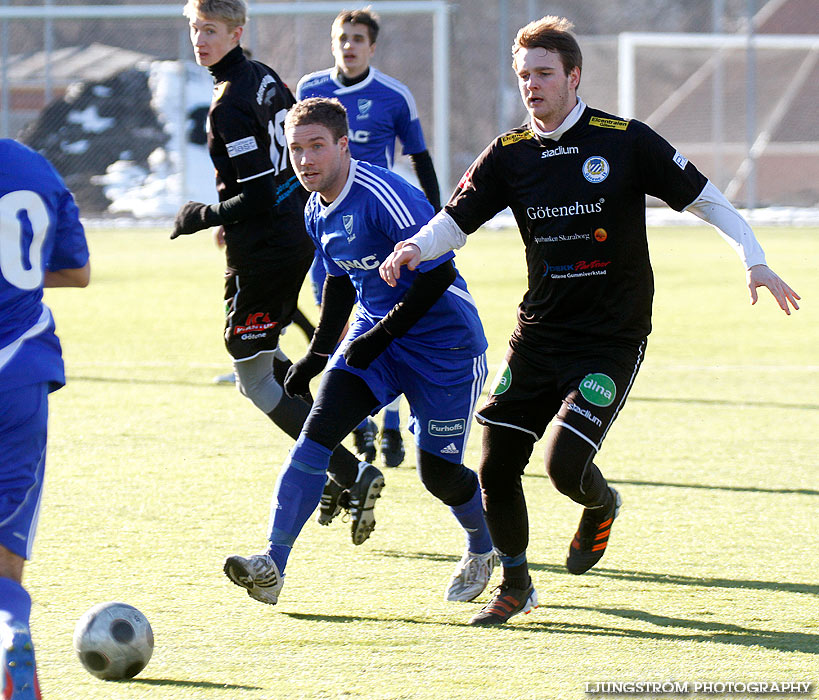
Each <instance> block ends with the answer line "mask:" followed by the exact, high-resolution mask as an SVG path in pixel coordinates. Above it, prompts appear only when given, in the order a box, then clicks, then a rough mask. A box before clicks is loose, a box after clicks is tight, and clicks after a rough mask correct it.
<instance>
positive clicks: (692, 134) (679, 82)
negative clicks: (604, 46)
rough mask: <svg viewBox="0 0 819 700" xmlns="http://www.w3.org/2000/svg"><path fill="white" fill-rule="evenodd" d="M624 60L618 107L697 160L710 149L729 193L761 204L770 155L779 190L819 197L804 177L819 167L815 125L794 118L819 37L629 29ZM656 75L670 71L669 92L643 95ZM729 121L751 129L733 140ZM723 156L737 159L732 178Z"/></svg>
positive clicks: (620, 50)
mask: <svg viewBox="0 0 819 700" xmlns="http://www.w3.org/2000/svg"><path fill="white" fill-rule="evenodd" d="M641 49H643V50H644V51H642V52H641V53H640V54H639V60H638V52H639V51H640V50H641ZM674 50H676V51H677V53H673V51H674ZM681 51H682V52H685V53H681ZM783 57H784V58H783ZM617 58H618V70H617V105H618V114H619V115H620V116H622V117H624V118H628V119H631V118H638V119H640V120H641V121H644V122H646V123H648V124H649V125H650V126H652V127H654V128H658V130H660V131H661V133H663V135H664V136H665V137H666V138H668V139H669V140H670V141H672V142H673V143H674V144H675V145H679V146H680V147H682V146H683V145H685V146H686V149H687V150H689V151H691V152H692V155H693V156H695V157H696V158H697V159H698V160H699V158H700V154H702V157H703V158H704V159H705V160H706V161H709V162H710V164H711V166H712V169H713V170H715V171H716V172H717V173H718V174H720V176H719V177H717V178H716V179H717V180H723V181H722V182H717V183H716V184H717V185H718V186H720V187H721V189H723V190H724V191H725V194H726V196H727V197H728V198H729V199H735V198H738V197H739V198H743V197H744V200H745V201H744V204H745V205H746V206H748V207H750V208H753V207H754V206H756V205H757V202H756V193H755V190H756V188H755V182H756V175H757V168H758V166H759V164H760V159H762V158H765V159H766V160H765V165H766V174H765V177H766V178H767V181H768V182H769V183H770V182H774V181H775V180H776V179H777V177H780V178H781V179H782V183H781V187H780V189H782V188H786V187H790V188H791V190H792V191H793V192H792V193H791V194H789V195H787V196H789V197H791V199H792V200H793V201H791V202H789V203H791V204H794V205H812V204H814V203H815V201H816V198H817V197H819V193H817V192H816V191H815V190H816V189H817V188H815V187H812V186H811V187H805V185H804V181H807V180H809V179H810V177H811V174H814V173H819V141H817V139H816V135H815V129H813V128H811V127H809V126H805V125H803V126H802V127H800V126H799V125H798V124H797V125H796V126H794V122H795V121H798V114H799V113H801V112H804V109H803V108H802V109H800V107H799V104H800V99H804V98H803V95H804V94H805V91H806V90H807V89H808V88H809V87H810V85H811V82H812V80H813V79H814V77H815V75H816V72H817V66H818V65H819V35H806V34H799V35H786V34H721V33H711V34H686V33H650V32H624V33H622V34H619V35H618V37H617ZM683 63H686V65H685V66H684V67H683V66H682V64H683ZM641 65H642V68H641ZM727 67H730V73H726V70H728V68H727ZM777 67H779V68H777ZM675 70H676V72H675ZM641 71H642V72H641ZM646 71H648V72H646ZM652 73H654V74H652ZM657 73H663V74H664V75H663V78H664V79H665V80H666V85H664V88H665V89H664V90H663V91H657V90H656V89H655V94H653V95H652V96H651V99H648V100H646V99H645V97H641V96H640V95H638V91H639V90H640V89H641V87H643V86H647V87H645V88H644V93H643V94H644V95H645V93H647V92H650V91H651V89H652V86H653V84H654V83H656V82H658V80H657V76H656V74H657ZM671 73H674V75H673V76H671V75H670V74H671ZM674 81H676V82H674ZM707 84H710V86H711V89H710V90H707V89H706V87H707ZM658 93H659V94H658ZM729 102H730V104H729ZM792 107H793V109H791V108H792ZM723 110H726V113H725V115H723ZM707 115H710V116H711V121H710V123H708V122H707ZM686 119H687V122H688V123H685V122H686ZM728 119H733V120H734V122H738V123H739V124H741V125H742V127H741V128H735V129H734V130H733V133H732V134H730V135H729V137H728V138H725V134H724V133H723V131H724V129H723V124H724V123H727V120H728ZM810 119H811V120H812V119H814V117H810ZM693 123H696V126H694V125H693ZM675 128H676V129H677V130H676V131H675ZM709 132H710V133H709ZM739 132H741V137H737V134H738V133H739ZM723 160H724V161H729V165H728V167H726V168H725V171H726V174H725V176H724V177H722V176H721V171H722V169H723V167H722V161H723ZM794 171H801V173H802V175H801V177H802V178H803V183H797V182H794V183H793V184H789V183H786V182H785V181H787V180H789V179H793V176H792V172H794ZM800 198H801V200H802V201H799V200H800ZM811 200H812V201H811ZM763 204H764V202H763Z"/></svg>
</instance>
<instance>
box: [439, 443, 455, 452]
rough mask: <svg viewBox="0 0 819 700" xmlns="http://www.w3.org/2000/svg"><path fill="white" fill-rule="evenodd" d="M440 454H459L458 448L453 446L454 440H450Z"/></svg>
mask: <svg viewBox="0 0 819 700" xmlns="http://www.w3.org/2000/svg"><path fill="white" fill-rule="evenodd" d="M441 454H442V455H456V454H459V452H458V448H457V447H455V443H454V442H450V443H449V444H448V445H447V446H446V447H445V448H444V449H443V450H441Z"/></svg>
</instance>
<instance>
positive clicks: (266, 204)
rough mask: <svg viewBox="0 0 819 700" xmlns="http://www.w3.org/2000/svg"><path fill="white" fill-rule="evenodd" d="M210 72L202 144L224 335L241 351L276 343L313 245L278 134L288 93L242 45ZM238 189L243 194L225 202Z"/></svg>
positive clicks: (244, 354) (235, 352) (238, 355)
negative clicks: (219, 262) (218, 235)
mask: <svg viewBox="0 0 819 700" xmlns="http://www.w3.org/2000/svg"><path fill="white" fill-rule="evenodd" d="M210 72H211V74H212V75H213V77H214V88H213V100H212V103H211V106H210V111H209V112H208V126H209V128H208V151H209V152H210V157H211V160H212V161H213V165H214V168H215V169H216V188H217V191H218V193H219V201H220V202H221V203H222V205H220V206H221V207H222V209H221V211H220V214H221V217H222V220H223V221H225V223H224V228H225V244H226V248H227V266H228V270H227V273H226V283H225V301H226V306H227V320H226V327H225V341H226V344H227V348H228V351H229V352H230V354H231V355H232V356H233V357H234V358H235V359H243V358H248V357H253V356H254V355H256V354H258V353H259V352H264V351H270V350H273V349H275V348H276V346H277V344H278V338H279V334H280V332H281V329H282V327H283V326H284V325H286V324H287V323H288V322H289V321H290V318H291V316H292V314H293V312H294V311H295V308H296V301H297V299H298V295H299V290H300V289H301V285H302V282H303V280H304V277H305V275H306V274H307V270H308V269H309V267H310V263H311V261H312V259H313V252H314V247H313V243H312V242H311V241H310V238H309V237H308V236H307V233H306V231H305V228H304V213H303V212H304V203H305V201H306V193H305V192H304V190H303V189H302V187H301V185H300V184H299V182H298V180H297V178H296V175H295V172H294V171H293V168H292V166H291V164H290V159H289V157H288V152H287V143H286V141H285V138H284V118H285V116H286V115H287V111H288V109H289V108H290V107H291V106H292V105H293V104H294V103H295V99H294V98H293V95H292V94H291V92H290V90H289V89H288V87H287V86H286V85H285V84H284V83H283V82H282V80H281V79H280V78H279V76H278V75H277V74H276V73H275V72H274V71H273V70H272V69H271V68H269V67H268V66H266V65H264V64H263V63H259V62H258V61H251V60H249V59H248V58H246V57H245V55H244V53H243V52H242V49H241V47H236V48H235V49H233V50H232V51H230V52H229V53H227V54H226V55H225V56H224V58H222V60H221V61H219V62H218V63H216V64H215V65H213V66H211V67H210ZM271 177H272V185H271V184H270V183H271ZM256 190H259V191H258V192H256ZM243 192H244V194H245V195H246V197H245V198H243V200H244V201H241V203H240V205H239V206H235V207H232V208H231V207H230V204H231V202H235V201H236V200H235V199H234V198H236V197H237V196H239V195H241V194H242V193H243Z"/></svg>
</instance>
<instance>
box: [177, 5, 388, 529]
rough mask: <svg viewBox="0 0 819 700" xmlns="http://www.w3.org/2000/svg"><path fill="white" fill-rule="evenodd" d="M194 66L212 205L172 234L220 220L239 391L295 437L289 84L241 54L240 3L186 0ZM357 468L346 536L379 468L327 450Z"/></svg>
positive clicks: (295, 223)
mask: <svg viewBox="0 0 819 700" xmlns="http://www.w3.org/2000/svg"><path fill="white" fill-rule="evenodd" d="M183 14H184V15H185V16H186V17H187V18H188V20H189V23H190V36H191V43H192V44H193V47H194V52H195V54H196V62H197V63H198V64H199V65H201V66H205V67H207V68H208V70H209V71H210V72H211V74H212V75H213V80H214V88H213V98H212V102H211V106H210V110H209V112H208V151H209V152H210V157H211V160H212V161H213V166H214V168H215V170H216V189H217V191H218V194H219V203H218V204H210V205H208V204H202V203H201V202H187V203H186V204H184V205H183V206H182V207H181V208H180V210H179V212H178V213H177V215H176V220H175V222H174V230H173V233H172V234H171V238H172V239H173V238H176V237H178V236H180V235H184V234H190V233H195V232H196V231H200V230H202V229H205V228H210V227H215V226H220V225H221V226H223V227H224V240H225V247H226V254H227V270H226V272H225V307H226V321H225V345H226V346H227V350H228V352H229V353H230V355H231V356H232V357H233V367H234V372H235V374H236V383H237V387H238V389H239V391H240V392H241V393H242V394H243V395H244V396H246V397H247V398H249V399H250V400H251V401H252V402H253V403H254V404H255V405H256V406H257V407H258V408H259V409H260V410H261V411H262V412H263V413H265V414H266V415H267V416H268V417H269V418H270V419H271V420H272V421H273V422H274V423H275V424H276V425H277V426H278V427H279V428H281V429H282V430H283V431H284V432H285V433H286V434H287V435H289V436H290V437H292V438H293V439H296V438H297V437H298V436H299V433H300V432H301V427H302V425H303V424H304V421H305V419H306V418H307V415H308V413H309V412H310V405H309V403H308V402H307V401H305V400H304V399H302V398H298V397H289V396H287V395H285V394H284V391H283V389H282V382H283V381H284V376H285V374H286V372H287V369H288V367H289V366H290V365H291V364H292V363H290V361H289V360H288V359H287V357H286V356H285V355H284V353H283V352H282V351H281V349H280V348H279V335H280V333H281V330H282V329H283V328H284V327H285V326H286V325H287V324H288V323H289V322H290V320H291V318H292V316H293V313H294V312H295V310H296V301H297V299H298V295H299V290H300V289H301V286H302V282H303V281H304V278H305V276H306V274H307V270H308V269H309V268H310V264H311V262H312V260H313V253H314V250H315V248H314V246H313V243H312V241H311V240H310V238H309V236H308V235H307V231H306V230H305V227H304V204H305V202H306V200H307V196H308V195H307V192H306V191H305V190H304V189H303V188H302V187H301V185H300V184H299V181H298V179H297V178H296V174H295V172H294V171H293V167H292V165H291V164H290V159H289V157H288V153H287V144H286V142H285V138H284V118H285V116H286V115H287V111H288V110H289V109H290V107H291V106H292V105H293V104H295V98H294V97H293V95H292V94H291V92H290V90H289V89H288V87H287V86H286V85H285V84H284V83H283V82H282V80H281V79H280V78H279V76H278V75H276V73H275V72H274V71H273V70H272V69H271V68H269V67H268V66H266V65H264V64H263V63H260V62H258V61H253V60H249V59H248V58H247V57H246V56H245V55H244V53H243V51H242V48H241V46H240V45H239V41H240V39H241V36H242V32H243V29H244V24H245V22H246V19H247V6H246V5H245V2H244V0H189V2H188V4H187V5H186V6H185V8H184V10H183ZM337 468H338V469H344V470H345V472H349V471H352V472H353V473H357V474H358V477H359V478H358V480H357V482H356V486H355V487H354V488H353V489H351V490H350V503H349V506H350V511H351V515H352V533H351V534H352V538H353V541H354V542H355V543H356V544H360V543H361V542H363V541H364V540H365V539H366V536H364V537H362V536H361V532H362V531H366V532H367V534H369V532H370V531H371V530H372V525H373V523H374V519H373V517H372V510H371V509H370V510H368V511H367V512H366V513H364V512H362V509H360V508H358V507H357V503H358V501H359V500H361V501H363V500H366V495H367V493H368V492H369V491H370V490H371V489H373V488H377V490H378V491H380V489H381V488H382V487H383V485H384V480H383V476H382V475H381V473H380V471H379V470H378V469H376V468H375V467H373V466H372V465H368V464H366V463H364V462H359V460H358V459H357V458H356V457H355V456H354V455H353V454H352V453H350V452H349V451H348V450H347V449H345V448H343V447H338V448H336V450H335V451H334V452H333V456H332V458H331V462H330V472H331V473H333V472H334V471H335V470H336V469H337ZM359 496H360V498H359Z"/></svg>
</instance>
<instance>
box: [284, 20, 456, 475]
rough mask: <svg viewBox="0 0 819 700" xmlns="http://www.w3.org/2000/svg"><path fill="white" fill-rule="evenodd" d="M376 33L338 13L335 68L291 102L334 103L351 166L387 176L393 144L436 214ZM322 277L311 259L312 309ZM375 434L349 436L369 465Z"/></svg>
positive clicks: (429, 173)
mask: <svg viewBox="0 0 819 700" xmlns="http://www.w3.org/2000/svg"><path fill="white" fill-rule="evenodd" d="M378 31H379V17H378V15H377V14H376V13H375V12H373V11H372V10H371V9H370V8H369V7H367V8H364V9H361V10H342V11H341V12H340V13H339V14H338V16H337V17H336V18H335V20H333V24H332V27H331V30H330V34H331V51H332V54H333V58H334V59H335V65H334V66H333V67H332V68H327V69H325V70H321V71H317V72H315V73H310V74H309V75H306V76H304V77H303V78H302V79H301V80H300V81H299V83H298V86H297V87H296V98H297V99H299V100H303V99H305V98H308V97H335V98H336V99H338V101H339V102H341V104H343V105H344V107H345V108H346V110H347V118H348V120H349V123H350V134H349V136H350V143H349V147H350V153H351V154H352V157H353V158H355V159H356V160H363V161H366V162H368V163H373V164H375V165H380V166H381V167H382V168H388V169H390V170H392V169H393V166H394V164H395V139H396V138H397V139H398V140H399V141H400V142H401V146H402V151H403V153H404V154H405V155H408V156H409V158H410V161H411V163H412V168H413V170H414V171H415V175H416V177H417V178H418V182H419V184H420V186H421V189H422V190H423V192H424V194H425V195H426V198H427V199H428V200H429V203H430V204H431V205H432V206H433V208H434V210H435V211H438V210H439V209H440V208H441V195H440V192H439V187H438V178H437V176H436V174H435V166H434V165H433V163H432V158H431V156H430V154H429V151H428V150H427V147H426V143H425V142H424V132H423V130H422V128H421V122H420V120H419V118H418V109H417V107H416V105H415V99H414V98H413V96H412V93H411V92H410V91H409V88H407V86H406V85H404V84H403V83H401V82H399V81H398V80H396V79H395V78H392V77H390V76H389V75H385V74H384V73H382V72H381V71H379V70H377V69H376V68H373V67H372V66H370V61H371V60H372V58H373V56H374V55H375V43H376V40H377V38H378ZM324 274H325V273H324V265H323V263H322V262H321V260H320V256H319V254H318V253H316V258H315V260H314V262H313V265H312V267H311V268H310V277H311V282H312V285H313V294H314V296H315V298H316V304H318V305H321V291H322V289H323V287H324ZM399 403H400V397H398V398H396V399H395V401H393V402H392V403H391V404H390V405H389V406H385V407H384V409H383V411H382V416H383V417H382V420H383V425H382V428H381V436H380V444H379V448H380V451H381V461H382V464H383V466H385V467H397V466H398V465H399V464H401V462H402V461H403V460H404V443H403V439H402V437H401V430H400V427H401V426H400V417H399V413H398V404H399ZM377 431H378V428H377V426H376V424H375V421H373V420H372V419H370V418H369V417H368V418H367V419H365V420H364V421H363V422H362V423H361V424H360V425H359V426H357V427H356V428H355V430H353V439H354V441H355V447H356V451H357V452H358V454H359V457H360V458H361V459H363V460H365V461H367V462H372V461H374V460H375V454H376V444H375V441H376V433H377Z"/></svg>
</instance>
